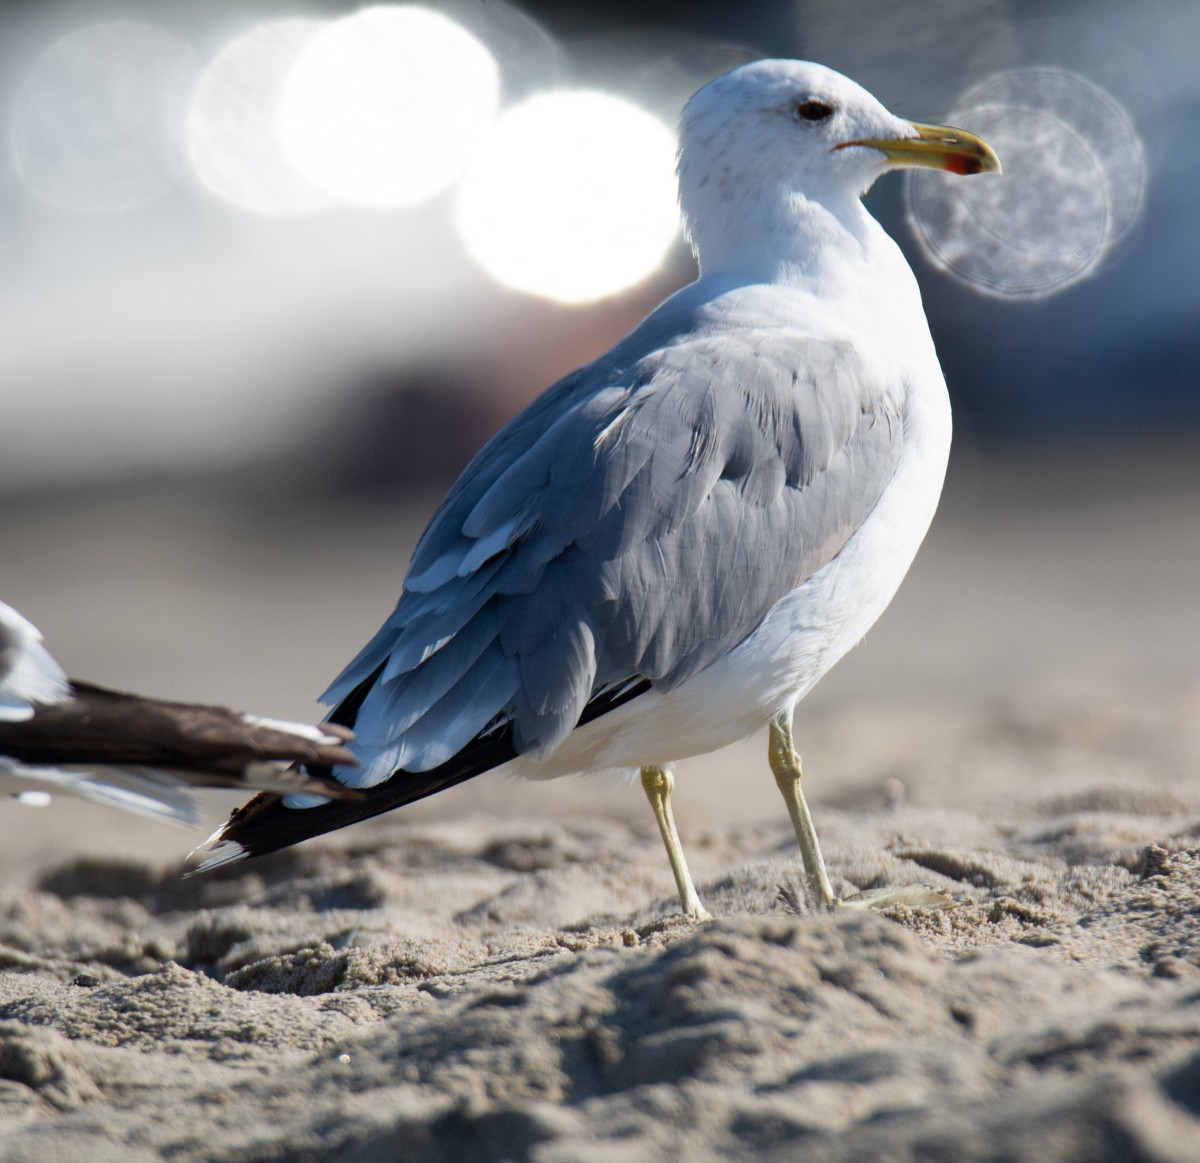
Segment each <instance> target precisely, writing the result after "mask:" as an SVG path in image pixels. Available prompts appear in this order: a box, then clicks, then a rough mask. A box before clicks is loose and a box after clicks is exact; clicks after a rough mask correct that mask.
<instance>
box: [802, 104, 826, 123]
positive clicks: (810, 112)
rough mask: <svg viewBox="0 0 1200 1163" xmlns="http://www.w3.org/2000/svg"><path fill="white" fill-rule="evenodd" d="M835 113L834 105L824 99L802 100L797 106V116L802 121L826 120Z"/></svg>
mask: <svg viewBox="0 0 1200 1163" xmlns="http://www.w3.org/2000/svg"><path fill="white" fill-rule="evenodd" d="M832 115H833V106H832V105H826V104H825V102H824V101H801V102H800V104H799V105H797V106H796V116H797V117H799V118H800V119H801V120H802V121H824V120H825V118H826V117H830V116H832Z"/></svg>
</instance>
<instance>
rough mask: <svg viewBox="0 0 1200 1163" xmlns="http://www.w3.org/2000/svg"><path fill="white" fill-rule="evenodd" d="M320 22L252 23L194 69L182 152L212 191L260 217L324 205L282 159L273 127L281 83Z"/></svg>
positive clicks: (319, 27) (326, 203)
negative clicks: (197, 76) (203, 65)
mask: <svg viewBox="0 0 1200 1163" xmlns="http://www.w3.org/2000/svg"><path fill="white" fill-rule="evenodd" d="M323 24H324V22H323V21H319V20H307V19H301V18H295V19H285V20H273V21H269V22H267V23H265V24H259V25H255V26H254V27H253V28H251V29H249V30H248V31H246V32H244V33H243V34H242V35H241V36H239V37H237V39H235V40H233V41H232V42H231V43H229V44H228V45H226V46H225V48H223V49H222V50H221V51H220V52H219V53H218V54H217V56H216V57H215V58H214V59H213V60H212V61H211V63H210V64H209V65H208V67H207V68H206V69H205V70H204V72H203V73H202V74H201V76H200V80H199V81H198V82H197V84H196V89H195V92H194V93H193V94H192V101H191V105H190V106H189V108H188V117H187V151H188V159H189V160H190V162H191V164H192V171H193V172H194V173H195V175H196V177H197V178H198V179H199V180H200V182H201V183H202V184H203V185H204V187H205V188H206V189H208V190H209V191H210V192H211V193H214V194H216V195H218V196H219V197H221V198H223V199H225V200H226V201H228V202H231V203H233V204H234V205H236V206H238V207H240V208H242V209H244V210H252V211H256V212H258V213H261V214H289V213H299V212H303V211H306V210H315V209H318V208H320V207H321V206H324V205H328V199H327V198H326V197H324V196H323V195H322V194H321V193H320V192H318V191H317V190H315V189H314V188H313V187H312V186H310V185H309V184H308V183H306V182H305V181H303V180H302V179H301V178H300V176H299V175H298V174H297V173H296V171H295V170H294V169H292V167H291V166H290V165H289V164H288V163H287V161H286V159H285V158H284V156H283V151H282V150H281V149H280V146H279V135H278V131H277V130H278V127H277V122H278V119H279V105H280V96H281V93H282V90H283V85H284V82H285V81H286V80H287V78H288V76H289V75H290V73H291V70H292V68H293V66H294V65H295V63H296V60H297V59H298V57H299V56H300V53H301V51H302V50H303V49H304V47H305V46H306V45H307V44H308V43H309V41H310V40H311V39H312V38H313V36H314V35H315V34H316V33H317V31H318V30H319V29H321V28H322V27H323Z"/></svg>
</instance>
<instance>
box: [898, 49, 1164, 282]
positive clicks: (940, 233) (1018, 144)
mask: <svg viewBox="0 0 1200 1163" xmlns="http://www.w3.org/2000/svg"><path fill="white" fill-rule="evenodd" d="M947 120H948V121H950V122H951V123H953V124H956V125H961V126H962V127H963V128H966V129H970V130H972V131H973V132H975V133H979V134H981V135H982V136H983V137H984V138H985V139H986V140H987V141H988V142H989V143H990V144H991V145H992V146H993V148H994V149H995V150H996V152H997V153H998V154H999V156H1000V160H1001V162H1002V164H1003V166H1004V173H1003V174H997V175H986V176H984V177H980V178H972V179H971V181H969V182H949V181H946V180H945V179H944V178H941V177H940V176H939V175H933V174H928V173H923V174H918V173H915V172H914V173H913V174H911V175H910V178H909V185H908V216H909V221H910V223H911V225H912V227H913V229H914V231H915V232H916V235H917V237H918V238H919V239H920V241H921V243H922V245H923V247H924V249H925V252H926V254H927V255H928V256H929V257H930V259H931V260H932V261H933V262H934V263H935V264H937V265H938V266H939V267H941V268H942V269H943V270H945V271H947V272H949V273H950V274H952V275H954V276H955V277H957V278H959V279H960V280H962V281H963V282H966V283H968V284H970V285H971V286H973V287H975V288H976V289H978V290H981V291H984V292H986V293H989V294H993V295H996V296H999V297H1003V298H1025V299H1029V298H1039V297H1043V296H1046V295H1051V294H1054V293H1056V292H1059V291H1062V290H1065V289H1066V288H1067V287H1069V286H1072V285H1073V284H1075V283H1077V282H1079V281H1080V280H1081V279H1083V278H1086V277H1087V276H1088V275H1091V274H1093V273H1094V272H1095V271H1096V270H1097V269H1098V268H1099V266H1100V264H1101V263H1102V262H1103V260H1104V258H1105V256H1106V255H1108V254H1109V253H1110V252H1111V250H1112V248H1113V246H1115V245H1116V244H1117V243H1118V242H1119V241H1120V240H1121V239H1122V238H1123V237H1124V236H1125V235H1126V234H1127V233H1128V231H1129V229H1130V228H1131V227H1132V226H1133V224H1134V223H1135V222H1136V220H1137V217H1138V214H1139V212H1140V210H1141V207H1142V200H1143V196H1144V192H1145V184H1146V164H1145V158H1144V153H1143V150H1142V145H1141V140H1140V138H1139V137H1138V133H1137V130H1136V129H1135V128H1134V126H1133V123H1132V122H1131V120H1130V119H1129V117H1128V116H1127V115H1126V113H1125V111H1124V109H1123V108H1122V107H1121V105H1120V104H1119V103H1118V102H1117V101H1116V100H1115V99H1114V98H1113V97H1112V96H1111V95H1109V94H1108V93H1105V92H1104V91H1103V90H1101V89H1099V88H1098V87H1097V86H1096V85H1094V84H1092V83H1091V82H1090V81H1087V80H1085V79H1084V78H1083V77H1081V76H1078V75H1077V74H1074V73H1069V72H1065V71H1063V70H1059V69H1013V70H1010V71H1008V72H1005V73H1001V74H998V75H996V76H994V77H991V78H989V79H988V80H986V81H984V82H983V83H981V84H980V85H978V86H976V87H975V88H974V89H972V90H971V91H970V92H969V93H967V94H966V96H965V97H963V98H962V100H961V101H960V102H959V103H958V105H957V106H956V108H955V109H954V110H953V111H952V112H951V113H950V114H949V115H948V116H947Z"/></svg>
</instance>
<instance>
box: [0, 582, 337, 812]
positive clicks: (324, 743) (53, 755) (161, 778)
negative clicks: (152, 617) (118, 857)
mask: <svg viewBox="0 0 1200 1163" xmlns="http://www.w3.org/2000/svg"><path fill="white" fill-rule="evenodd" d="M350 738H351V733H350V732H349V731H348V730H346V729H345V728H344V727H339V726H337V725H336V724H330V725H327V726H325V727H321V728H318V727H311V726H307V725H305V724H302V723H289V722H285V721H284V720H281V719H264V718H261V717H259V716H257V715H244V714H240V713H239V712H237V711H230V710H227V709H226V708H224V707H209V706H200V705H197V704H194V703H175V702H167V701H165V700H162V699H148V698H143V697H142V696H140V695H131V694H124V693H123V692H120V691H113V690H108V689H107V688H105V687H101V686H96V685H94V684H93V683H85V682H80V681H79V680H78V679H69V678H67V676H66V674H65V672H64V671H63V669H62V667H61V666H59V664H58V663H57V662H56V661H55V660H54V658H53V657H52V656H51V654H50V653H49V652H48V651H47V650H46V648H45V646H44V645H43V644H42V635H41V634H40V633H39V631H38V629H37V627H36V626H34V625H33V623H31V622H30V621H29V620H28V619H26V618H25V617H23V616H22V615H21V614H19V613H18V612H17V611H16V610H14V609H13V608H12V607H11V606H9V605H6V604H5V603H4V602H0V793H3V794H6V795H10V796H14V797H16V798H17V799H18V800H21V801H23V802H25V803H27V804H31V805H44V804H45V803H46V802H48V800H49V798H50V793H51V792H66V793H69V794H71V795H76V796H80V797H82V798H84V799H87V800H91V801H93V802H95V803H101V804H106V805H108V806H110V807H116V808H124V809H125V810H126V811H130V812H135V813H137V814H139V815H143V816H149V817H151V818H154V819H159V820H167V821H171V822H174V823H181V824H190V825H198V824H199V823H200V814H199V811H198V809H197V807H196V804H195V801H194V800H193V799H192V797H191V796H190V795H189V794H188V791H187V789H188V788H189V787H240V788H248V789H252V790H258V789H270V790H272V791H274V792H302V791H303V792H309V793H312V792H321V793H323V794H324V795H326V796H331V797H332V796H346V795H353V794H355V793H353V792H350V791H348V789H346V788H345V787H344V786H343V785H341V784H339V783H337V782H336V781H334V780H331V779H330V778H328V777H327V776H326V777H323V776H321V775H317V774H314V775H305V774H304V773H302V772H301V771H299V770H297V769H296V768H295V767H294V766H293V765H295V764H308V765H313V766H316V767H318V768H319V767H320V766H325V767H328V766H331V765H334V764H337V765H339V767H338V769H339V770H341V769H342V768H341V766H340V765H343V764H349V765H353V764H354V763H355V762H356V761H355V758H354V756H353V754H351V752H349V751H348V750H346V747H345V744H346V743H347V742H348V740H349V739H350Z"/></svg>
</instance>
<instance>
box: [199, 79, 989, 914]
mask: <svg viewBox="0 0 1200 1163" xmlns="http://www.w3.org/2000/svg"><path fill="white" fill-rule="evenodd" d="M908 166H924V167H930V168H933V169H939V170H945V171H949V172H951V173H954V174H976V173H981V172H984V171H997V172H998V171H999V169H1000V164H999V161H998V159H997V157H996V155H995V153H994V152H993V151H992V150H991V148H990V147H989V146H988V145H987V144H986V143H985V142H983V141H982V140H981V139H980V138H978V137H976V136H974V135H973V134H970V133H967V132H964V131H963V130H960V129H952V128H947V127H943V126H932V125H922V124H917V123H914V122H909V121H904V120H901V119H900V118H898V117H896V116H894V115H893V114H891V113H889V112H888V111H887V109H885V108H884V107H883V105H881V104H880V103H879V102H878V101H877V100H876V99H875V98H874V97H872V96H871V94H869V93H868V92H866V91H865V90H864V89H862V88H861V87H860V86H859V85H857V84H855V83H854V82H853V81H851V80H849V79H848V78H846V77H844V76H842V75H840V74H839V73H836V72H834V71H832V70H831V69H828V68H825V67H822V66H821V65H817V64H812V63H807V62H800V61H790V60H765V61H757V62H755V63H752V64H748V65H744V66H742V67H740V68H737V69H735V70H733V71H732V72H730V73H727V74H725V75H724V76H722V77H719V78H717V79H716V80H714V81H712V82H710V83H709V84H707V85H706V86H704V87H703V88H702V89H700V90H699V91H698V92H697V93H696V94H695V95H694V96H693V97H692V98H691V99H690V100H689V102H688V103H687V105H686V107H685V109H684V111H683V115H682V119H681V125H680V145H679V155H678V177H679V199H680V205H681V209H682V212H683V216H684V221H685V224H686V228H687V234H688V237H689V240H690V242H691V245H692V248H693V251H694V253H695V255H696V258H697V261H698V265H699V277H698V278H697V279H696V281H695V282H693V283H691V284H690V285H689V286H687V287H684V288H683V289H682V290H680V291H678V292H677V293H675V294H674V295H672V296H671V297H670V298H668V299H667V300H666V301H665V302H663V303H662V304H661V305H660V306H659V307H657V308H656V309H655V310H654V311H653V312H652V313H651V314H650V315H649V316H648V317H647V318H646V319H645V320H644V321H643V322H642V323H641V324H640V325H638V326H637V327H636V328H635V329H634V330H633V331H632V332H631V333H630V334H629V335H627V336H626V337H625V338H624V339H622V340H621V341H620V342H618V343H617V344H616V346H614V347H613V348H612V349H611V350H609V351H608V352H606V353H605V354H604V355H601V356H600V357H599V358H598V359H597V360H595V361H594V362H593V363H591V364H588V365H587V366H586V367H583V368H580V369H579V370H577V371H574V372H572V373H571V374H569V375H567V376H566V377H565V378H563V379H562V380H560V381H558V382H557V383H556V384H554V385H553V386H551V387H550V388H549V389H548V390H547V391H546V392H545V393H544V394H543V395H542V396H540V397H539V398H538V399H537V400H535V401H534V402H533V403H532V404H531V405H529V407H527V408H526V409H525V410H524V411H523V412H521V413H520V414H519V415H518V416H516V418H515V419H513V420H512V421H511V422H509V423H508V425H507V426H505V427H504V428H503V429H502V430H501V431H500V432H499V433H497V435H496V436H495V437H493V438H492V440H491V441H490V442H489V443H488V444H487V445H485V447H484V448H483V449H482V450H481V451H480V452H479V454H478V455H477V456H476V457H475V458H474V460H472V462H471V463H470V464H469V465H468V467H467V468H466V469H465V470H464V471H463V473H462V475H461V477H460V478H459V479H458V481H457V483H456V484H455V485H454V486H453V487H452V488H451V490H450V492H449V493H448V495H447V496H446V498H445V500H444V501H443V502H442V504H441V506H440V508H439V509H438V510H437V512H436V513H435V515H434V516H433V518H432V520H431V521H430V523H429V526H428V528H427V529H426V530H425V533H424V535H423V536H422V538H421V540H420V542H419V543H418V545H417V548H416V550H415V552H414V554H413V557H412V561H411V563H410V565H409V569H408V573H407V575H406V577H405V581H404V586H403V592H402V593H401V596H400V600H399V602H398V604H397V605H396V608H395V610H394V611H393V612H392V614H391V616H390V617H389V618H388V619H387V620H386V621H385V622H384V624H383V626H382V627H381V629H380V630H379V632H378V633H377V634H376V635H375V637H374V638H372V639H371V640H370V641H369V642H368V643H367V644H366V646H365V647H363V649H362V650H361V651H360V652H359V654H358V655H357V657H356V658H354V659H353V661H351V662H350V664H349V665H348V666H347V667H346V668H345V670H344V671H343V672H342V673H341V675H340V676H339V677H338V678H337V679H335V681H334V682H333V684H332V685H331V686H330V687H329V689H328V691H326V693H325V695H324V696H323V701H324V702H326V703H327V704H328V705H331V706H332V707H333V710H332V712H331V713H330V716H329V719H330V722H332V723H334V724H339V725H341V726H344V727H352V728H353V729H354V732H355V736H356V741H355V743H354V744H353V750H354V752H355V754H356V755H357V757H358V760H359V766H358V767H357V768H354V769H350V770H346V769H343V768H334V770H333V772H332V774H333V775H334V777H335V778H337V779H338V780H340V781H341V782H343V783H345V784H347V785H348V786H351V787H354V788H358V789H360V790H361V791H362V793H363V794H362V797H361V798H360V799H358V800H355V801H352V802H326V801H322V800H320V799H318V798H316V797H310V796H304V795H300V796H296V795H282V796H281V795H278V794H265V795H260V796H258V797H257V798H255V799H254V800H252V801H250V802H249V803H248V804H246V805H244V806H243V807H241V808H239V809H237V810H236V811H235V812H234V813H233V815H232V817H231V818H230V820H229V821H228V822H227V823H226V824H225V825H224V826H223V827H222V828H221V829H219V830H218V831H217V832H216V833H214V835H213V836H211V837H210V838H209V840H208V841H207V842H206V844H204V845H202V846H201V847H200V848H199V849H197V851H196V852H195V853H194V854H193V859H194V862H195V865H196V867H195V871H201V870H203V869H206V868H212V867H215V866H217V865H221V864H225V863H228V862H230V861H234V860H240V859H242V858H244V857H249V856H258V855H261V854H263V853H266V852H271V851H273V850H276V849H279V848H283V847H285V846H287V845H290V844H295V843H297V842H298V841H301V840H304V839H307V838H308V837H311V836H316V835H318V834H320V833H324V832H328V831H330V830H332V829H335V828H341V827H343V826H345V825H347V824H351V823H354V822H355V821H358V820H362V819H366V818H367V817H370V816H374V815H377V814H379V813H381V812H387V811H390V810H392V809H393V808H398V807H401V806H402V805H405V804H410V803H412V802H414V801H415V800H419V799H422V798H424V797H426V796H429V795H432V794H434V793H435V792H439V791H442V790H444V789H445V788H449V787H452V786H454V785H455V784H460V783H462V782H463V781H464V780H469V779H472V778H474V777H475V776H477V775H480V774H481V773H482V772H485V771H489V770H492V769H499V770H502V771H505V772H508V773H511V774H513V775H516V776H521V777H524V778H528V779H535V780H541V779H552V778H556V777H558V776H563V775H567V774H570V773H577V772H588V771H595V770H599V769H610V768H625V769H632V770H638V771H640V775H641V783H642V787H643V789H644V790H645V793H646V795H647V797H648V798H649V800H650V804H651V806H652V807H653V810H654V814H655V818H656V820H657V823H658V827H659V830H660V832H661V834H662V839H663V842H664V844H665V846H666V849H667V855H668V858H669V860H670V864H671V869H672V872H673V874H674V878H675V883H676V888H677V890H678V893H679V900H680V904H681V906H682V909H683V912H684V913H685V914H686V915H687V916H688V917H690V918H693V919H697V920H700V919H705V918H707V916H708V913H707V912H706V911H705V908H704V905H703V904H702V903H701V900H700V898H699V896H698V894H697V892H696V889H695V886H694V884H693V881H692V877H691V874H690V872H689V871H688V867H687V862H686V859H685V857H684V853H683V849H682V846H681V845H680V842H679V837H678V834H677V831H676V827H675V822H674V818H673V814H672V809H671V797H672V792H673V788H674V775H673V768H672V765H673V764H674V763H675V761H677V760H680V759H684V758H686V757H688V756H693V755H698V754H703V753H706V752H709V751H712V750H715V749H717V748H719V747H724V746H726V745H727V744H730V743H733V742H735V741H737V740H739V739H742V738H745V737H746V736H748V735H750V734H751V733H753V732H754V731H756V730H760V729H761V728H762V727H763V726H764V725H765V726H767V727H768V728H769V749H768V758H769V764H770V767H771V770H772V772H773V774H774V777H775V780H776V783H777V784H778V787H779V789H780V791H781V792H782V794H783V798H784V802H785V804H786V805H787V809H788V813H789V815H790V817H791V820H792V824H793V826H794V828H795V832H796V838H797V841H798V843H799V846H800V852H801V857H802V860H803V863H804V868H805V874H806V879H807V883H808V886H809V889H810V892H811V894H812V895H813V896H814V897H815V900H816V902H817V903H819V904H820V905H822V906H826V907H829V906H832V905H833V904H834V903H836V897H835V894H834V891H833V888H832V886H831V883H830V881H829V877H828V874H827V872H826V869H825V864H824V860H823V859H822V856H821V852H820V846H819V844H818V841H817V837H816V832H815V830H814V828H813V823H812V818H811V815H810V813H809V810H808V808H807V805H806V803H805V800H804V796H803V794H802V792H801V788H800V780H801V764H800V758H799V756H798V755H797V753H796V749H795V746H794V744H793V739H792V727H791V724H792V715H793V711H794V709H795V706H796V704H797V702H798V701H799V700H800V699H801V698H802V697H803V696H804V694H805V693H806V692H807V691H808V690H809V689H810V688H811V687H812V686H813V684H814V683H816V682H817V680H818V679H819V678H820V677H821V676H822V675H823V674H824V673H825V672H826V671H827V670H829V668H830V667H831V666H833V664H834V663H835V662H837V661H838V659H840V658H841V657H842V656H843V655H844V654H845V653H846V652H847V651H848V650H849V649H850V648H851V647H852V646H853V645H854V644H855V643H856V642H858V641H859V639H861V638H862V637H863V635H864V634H865V633H866V631H867V629H868V628H869V627H870V626H871V625H872V624H873V623H874V622H875V620H876V619H877V618H878V617H879V615H880V614H881V613H882V612H883V610H884V608H885V607H886V606H887V604H888V603H889V601H891V598H892V596H893V594H894V593H895V592H896V589H897V587H898V586H899V585H900V582H901V580H902V579H903V577H904V575H905V573H906V572H907V570H908V567H909V565H910V564H911V562H912V560H913V558H914V556H915V554H916V552H917V548H918V546H919V545H920V543H921V541H922V539H923V538H924V536H925V533H926V530H927V529H928V527H929V524H930V521H931V520H932V518H933V513H934V510H935V508H936V507H937V503H938V498H939V495H940V493H941V488H942V480H943V477H944V474H945V468H946V460H947V455H948V451H949V447H950V406H949V401H948V398H947V394H946V386H945V382H944V380H943V377H942V372H941V369H940V367H939V365H938V360H937V356H936V353H935V352H934V347H933V341H932V339H931V338H930V334H929V328H928V325H927V323H926V320H925V315H924V312H923V310H922V306H921V299H920V294H919V292H918V289H917V284H916V281H915V279H914V277H913V274H912V271H911V270H910V269H909V267H908V264H907V263H906V262H905V260H904V257H903V255H902V254H901V251H900V249H899V248H898V247H897V245H896V244H895V242H893V241H892V239H891V238H890V237H889V236H888V235H887V234H886V233H885V232H884V230H883V229H882V228H881V227H880V225H879V224H878V223H877V222H876V221H875V220H874V219H873V218H872V217H871V216H870V214H868V213H867V211H866V209H865V207H864V206H863V204H862V201H861V196H862V195H863V194H864V193H865V192H866V191H867V189H868V188H869V187H870V186H871V185H872V184H873V183H874V181H875V179H876V178H877V177H879V176H880V175H881V174H883V173H885V172H886V171H888V170H891V169H895V168H899V167H908Z"/></svg>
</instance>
